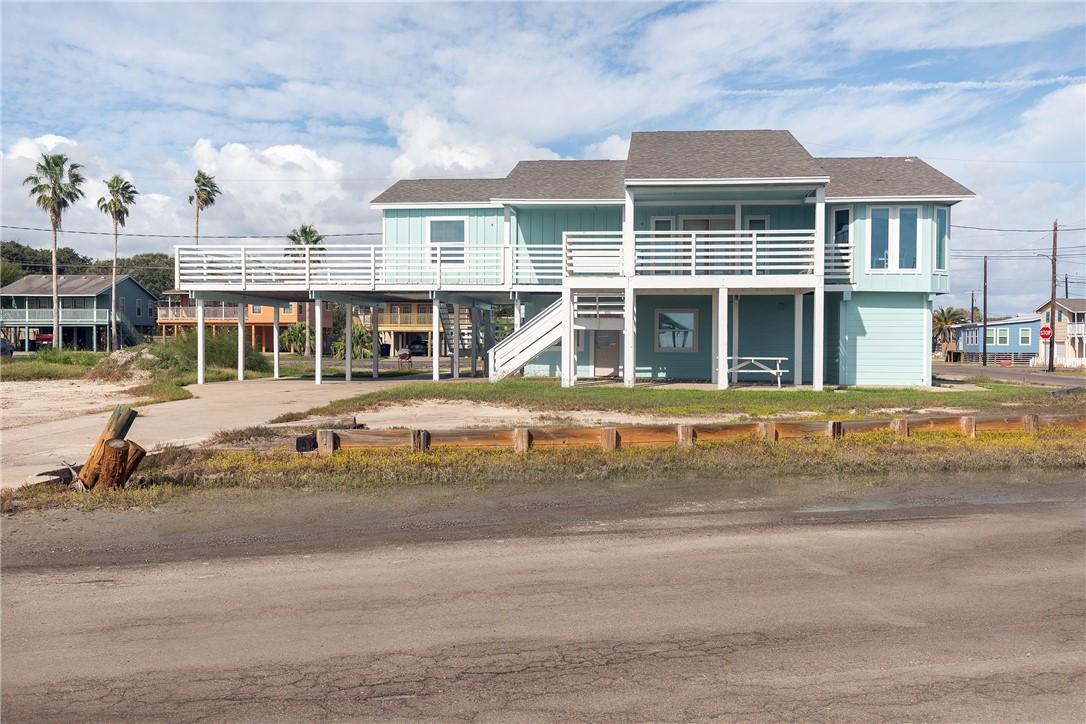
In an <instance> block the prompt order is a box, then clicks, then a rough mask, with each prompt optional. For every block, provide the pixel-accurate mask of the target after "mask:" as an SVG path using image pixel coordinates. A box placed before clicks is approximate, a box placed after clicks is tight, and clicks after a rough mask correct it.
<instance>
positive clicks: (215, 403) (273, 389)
mask: <svg viewBox="0 0 1086 724" xmlns="http://www.w3.org/2000/svg"><path fill="white" fill-rule="evenodd" d="M414 379H416V378H414V377H397V378H394V379H387V380H374V379H372V378H364V379H355V380H352V381H351V382H345V381H343V380H334V379H333V380H329V379H325V380H324V382H323V383H322V384H320V385H317V384H314V382H313V380H312V379H308V380H306V379H278V380H275V379H258V380H246V381H244V382H237V381H233V382H216V383H213V384H208V385H190V386H189V387H186V388H185V389H187V390H188V391H189V392H191V393H192V394H193V395H194V396H195V397H193V398H192V399H188V400H178V401H176V402H164V403H162V404H158V405H144V406H142V407H139V406H136V407H137V409H138V410H139V417H137V418H136V422H135V423H134V424H133V425H132V429H131V431H130V432H129V434H128V437H129V438H130V439H131V440H133V441H135V442H137V443H139V444H140V445H142V446H143V447H145V448H147V449H148V450H151V449H152V448H155V447H158V446H160V445H187V444H192V443H197V442H201V441H203V440H206V439H207V438H208V437H210V436H211V435H212V434H214V433H215V432H216V431H218V430H232V429H236V428H242V427H252V426H254V425H263V424H265V423H267V422H268V421H270V420H272V419H274V418H276V417H278V416H279V415H282V414H284V413H287V412H302V411H305V410H308V409H310V408H313V407H317V406H318V405H324V404H327V403H329V402H332V401H333V400H341V399H343V398H345V397H352V396H354V395H361V394H365V393H366V392H372V391H373V390H376V389H380V388H384V387H389V386H395V385H402V384H405V383H406V382H409V381H412V380H414ZM109 415H110V412H99V413H95V414H93V415H82V416H76V417H67V418H63V419H58V420H53V421H50V422H41V423H35V424H29V425H25V426H23V427H17V428H12V429H8V430H4V431H3V438H2V441H3V446H2V450H0V487H5V488H9V487H20V486H22V485H25V484H26V483H27V482H29V481H28V478H32V477H33V476H35V475H37V474H39V473H41V472H44V471H47V470H55V469H56V468H58V467H61V466H62V461H63V462H68V463H72V464H79V463H82V462H83V461H84V460H85V459H86V457H87V455H88V454H89V453H90V449H91V446H92V445H93V444H94V442H95V440H97V439H98V436H99V435H100V434H101V433H102V428H103V427H104V426H105V424H106V420H108V419H109Z"/></svg>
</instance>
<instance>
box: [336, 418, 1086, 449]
mask: <svg viewBox="0 0 1086 724" xmlns="http://www.w3.org/2000/svg"><path fill="white" fill-rule="evenodd" d="M1051 427H1065V428H1071V429H1074V430H1086V415H1062V416H1061V415H1019V416H1010V415H1006V416H987V417H910V418H905V417H897V418H892V419H880V420H818V421H811V420H806V421H801V422H733V423H722V424H713V425H707V424H692V425H640V426H635V427H575V428H549V427H548V428H527V427H518V428H515V429H513V430H433V431H430V430H318V431H317V434H316V437H317V452H318V453H319V454H321V455H330V454H331V453H332V452H333V451H335V450H350V449H356V448H399V449H408V450H414V451H416V452H423V451H426V450H429V449H431V448H439V447H492V448H506V449H512V450H514V451H516V452H519V453H524V452H527V451H528V450H529V449H530V448H544V447H558V446H562V445H574V446H580V447H587V446H598V447H600V448H602V449H604V450H617V449H621V448H631V447H668V446H671V445H690V444H692V443H693V442H694V441H695V440H698V441H701V442H713V441H718V440H732V439H735V438H739V437H759V438H763V439H766V440H772V441H774V442H775V441H777V440H789V439H794V438H811V437H829V438H838V437H844V436H846V435H854V434H857V433H864V432H874V431H878V430H889V431H891V432H894V433H895V434H897V435H900V436H902V437H908V436H909V433H910V432H915V431H920V430H950V431H955V432H959V433H961V434H962V435H964V436H966V437H976V434H977V433H978V432H1028V433H1036V432H1037V431H1038V430H1043V429H1045V428H1051Z"/></svg>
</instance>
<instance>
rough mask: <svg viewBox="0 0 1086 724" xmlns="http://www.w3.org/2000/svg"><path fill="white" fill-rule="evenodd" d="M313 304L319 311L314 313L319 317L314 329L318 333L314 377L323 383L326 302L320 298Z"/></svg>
mask: <svg viewBox="0 0 1086 724" xmlns="http://www.w3.org/2000/svg"><path fill="white" fill-rule="evenodd" d="M313 305H314V306H315V307H316V308H317V313H316V314H315V315H314V316H315V317H316V318H317V326H316V329H315V330H314V333H315V335H316V344H315V345H314V346H315V347H316V349H314V350H313V353H314V354H313V362H314V364H315V371H314V373H313V377H314V378H315V380H316V383H317V384H318V385H319V384H320V383H321V376H322V374H321V373H322V369H321V365H322V364H323V362H324V303H323V302H322V301H321V300H320V299H316V300H314V301H313Z"/></svg>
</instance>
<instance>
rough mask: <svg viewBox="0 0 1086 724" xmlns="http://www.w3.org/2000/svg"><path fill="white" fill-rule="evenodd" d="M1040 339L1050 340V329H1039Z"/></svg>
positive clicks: (1045, 327)
mask: <svg viewBox="0 0 1086 724" xmlns="http://www.w3.org/2000/svg"><path fill="white" fill-rule="evenodd" d="M1041 339H1052V327H1049V326H1044V327H1041Z"/></svg>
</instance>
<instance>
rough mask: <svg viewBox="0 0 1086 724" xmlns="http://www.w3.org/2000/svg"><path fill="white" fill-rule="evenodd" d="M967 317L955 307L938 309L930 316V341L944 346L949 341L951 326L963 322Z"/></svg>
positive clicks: (962, 310)
mask: <svg viewBox="0 0 1086 724" xmlns="http://www.w3.org/2000/svg"><path fill="white" fill-rule="evenodd" d="M968 316H969V315H967V314H966V313H965V310H964V309H959V308H957V307H940V308H939V309H936V310H935V311H934V312H932V314H931V341H932V344H933V345H934V344H935V343H937V342H942V343H943V344H946V343H947V342H949V341H950V336H951V329H950V327H951V325H954V324H959V323H961V322H964V321H965V320H966V318H967V317H968Z"/></svg>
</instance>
